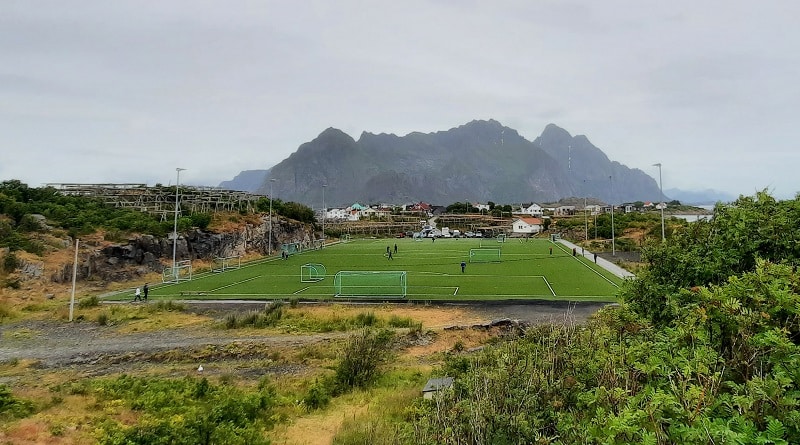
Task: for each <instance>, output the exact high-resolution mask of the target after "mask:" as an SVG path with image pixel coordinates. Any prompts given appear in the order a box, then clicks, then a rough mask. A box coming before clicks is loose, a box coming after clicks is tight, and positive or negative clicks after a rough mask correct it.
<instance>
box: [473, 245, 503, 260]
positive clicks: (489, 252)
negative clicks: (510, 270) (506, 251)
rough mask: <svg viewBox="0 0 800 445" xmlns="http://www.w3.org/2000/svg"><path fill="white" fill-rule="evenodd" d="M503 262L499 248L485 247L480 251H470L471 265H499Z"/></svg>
mask: <svg viewBox="0 0 800 445" xmlns="http://www.w3.org/2000/svg"><path fill="white" fill-rule="evenodd" d="M500 261H501V256H500V248H499V247H494V248H492V247H483V248H480V249H469V262H470V263H499V262H500Z"/></svg>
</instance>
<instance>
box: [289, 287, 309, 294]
mask: <svg viewBox="0 0 800 445" xmlns="http://www.w3.org/2000/svg"><path fill="white" fill-rule="evenodd" d="M308 289H311V286H307V287H304V288H302V289H300V290H299V291H297V292H295V293H293V294H292V295H297V294H299V293H300V292H304V291H307V290H308Z"/></svg>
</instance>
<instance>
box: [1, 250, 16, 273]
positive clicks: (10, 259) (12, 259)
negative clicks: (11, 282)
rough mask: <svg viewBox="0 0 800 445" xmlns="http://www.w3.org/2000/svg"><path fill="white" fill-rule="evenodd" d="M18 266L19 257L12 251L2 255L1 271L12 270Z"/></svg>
mask: <svg viewBox="0 0 800 445" xmlns="http://www.w3.org/2000/svg"><path fill="white" fill-rule="evenodd" d="M17 267H19V259H18V258H17V255H16V254H15V253H14V252H9V253H8V254H7V255H6V256H4V257H3V271H4V272H14V271H15V270H16V269H17Z"/></svg>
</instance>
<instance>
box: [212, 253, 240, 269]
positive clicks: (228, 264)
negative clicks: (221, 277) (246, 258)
mask: <svg viewBox="0 0 800 445" xmlns="http://www.w3.org/2000/svg"><path fill="white" fill-rule="evenodd" d="M240 267H242V257H241V256H239V255H235V256H227V257H216V258H214V259H213V260H212V261H211V272H216V273H219V272H225V271H226V270H228V269H238V268H240Z"/></svg>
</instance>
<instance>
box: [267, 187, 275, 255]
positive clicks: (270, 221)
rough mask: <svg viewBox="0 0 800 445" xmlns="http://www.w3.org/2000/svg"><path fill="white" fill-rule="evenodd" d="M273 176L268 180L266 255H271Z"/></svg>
mask: <svg viewBox="0 0 800 445" xmlns="http://www.w3.org/2000/svg"><path fill="white" fill-rule="evenodd" d="M273 182H275V178H272V179H270V180H269V247H268V248H267V256H271V255H272V183H273Z"/></svg>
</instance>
